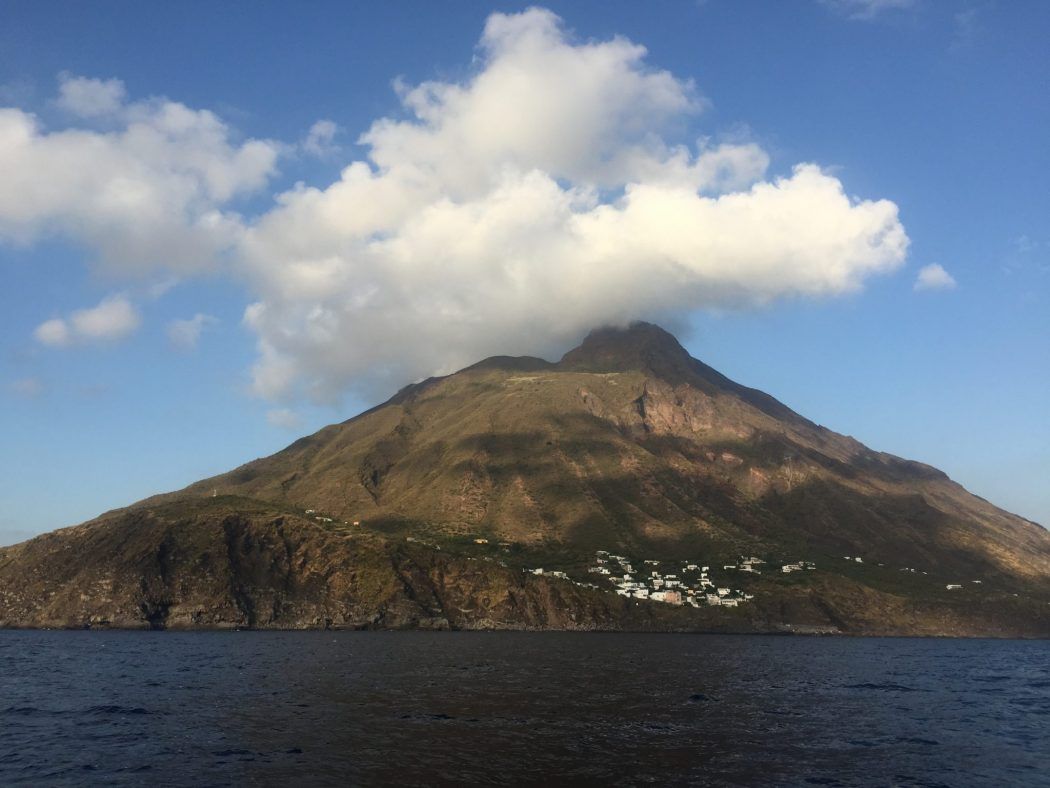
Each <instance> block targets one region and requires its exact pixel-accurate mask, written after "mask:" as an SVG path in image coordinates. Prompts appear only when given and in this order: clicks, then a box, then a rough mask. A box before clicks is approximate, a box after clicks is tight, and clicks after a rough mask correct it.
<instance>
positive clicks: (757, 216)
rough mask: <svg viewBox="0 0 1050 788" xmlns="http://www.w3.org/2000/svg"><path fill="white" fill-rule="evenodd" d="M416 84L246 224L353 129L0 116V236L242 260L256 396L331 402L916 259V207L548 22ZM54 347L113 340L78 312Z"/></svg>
mask: <svg viewBox="0 0 1050 788" xmlns="http://www.w3.org/2000/svg"><path fill="white" fill-rule="evenodd" d="M877 1H878V0H871V2H877ZM886 1H887V0H882V2H884V3H885V2H886ZM395 89H396V91H397V95H398V97H399V99H400V102H401V110H400V112H399V113H398V114H397V115H396V116H393V117H383V118H379V119H377V120H376V121H375V122H374V123H372V124H371V125H370V127H369V128H368V129H366V130H365V131H364V133H363V134H362V135H361V136H360V137H359V139H358V143H359V144H360V145H361V146H363V148H364V150H365V154H366V155H365V156H364V157H363V158H361V159H360V160H356V161H349V162H347V163H346V166H345V167H344V169H343V170H342V172H341V174H340V177H339V178H338V179H337V180H335V182H333V183H330V184H328V185H327V186H324V187H315V186H310V185H306V184H298V185H297V186H295V187H294V188H292V189H291V190H289V191H286V192H284V193H281V194H278V195H276V197H275V201H276V204H275V206H274V207H273V208H272V209H271V210H269V211H266V212H265V213H263V214H261V215H259V216H255V217H252V218H248V219H246V218H243V217H240V216H238V215H237V214H236V213H235V212H234V211H233V210H232V208H231V205H234V204H235V202H234V201H235V200H236V199H237V198H238V197H239V196H241V195H244V194H247V193H251V192H253V191H256V190H259V189H261V188H263V187H264V186H265V185H266V183H267V182H268V180H269V178H270V176H271V175H272V174H273V173H274V170H275V166H276V161H277V158H278V155H279V154H280V153H281V152H282V151H285V150H294V149H296V148H297V147H298V149H300V150H303V151H304V152H313V153H319V152H324V153H326V155H327V154H329V153H331V154H332V155H334V153H333V151H332V146H333V144H334V139H335V135H336V132H337V129H336V128H335V126H334V124H333V123H331V121H319V122H318V123H317V124H315V125H314V126H313V128H312V129H311V131H310V133H309V134H308V135H307V137H306V138H305V140H304V141H301V142H300V143H299V146H283V145H280V144H278V143H276V142H272V141H267V140H246V141H238V140H237V139H236V136H235V135H234V133H233V131H232V130H231V129H230V128H229V127H228V126H227V125H226V124H225V123H224V122H223V121H222V120H221V119H219V118H218V117H217V116H215V115H214V114H212V113H210V112H208V111H206V110H197V109H191V108H189V107H186V106H184V105H182V104H179V103H177V102H173V101H169V100H166V99H150V100H146V101H130V100H129V99H128V98H127V96H126V95H125V91H124V86H123V85H122V84H121V83H119V81H116V80H93V79H85V78H79V77H64V78H63V80H62V83H61V86H60V99H59V101H60V103H61V104H62V105H63V106H64V107H65V108H66V109H67V110H68V111H69V112H71V113H73V114H75V115H77V116H79V117H81V118H86V119H92V120H93V122H95V123H96V124H97V125H99V126H102V127H105V128H106V129H107V130H106V131H98V130H90V129H82V128H68V129H59V130H51V131H49V130H45V129H43V128H42V127H41V125H40V123H39V122H38V120H37V119H36V118H35V117H34V116H32V115H31V114H28V113H26V112H24V111H22V110H19V109H0V171H2V172H3V173H4V178H3V179H0V241H3V240H7V241H8V242H16V243H17V242H24V243H28V242H31V241H33V240H34V239H36V238H38V237H40V236H42V235H44V234H55V233H57V234H60V235H64V236H66V237H70V238H73V239H74V240H78V241H80V242H81V243H83V244H86V245H87V246H88V247H89V248H90V249H93V250H95V251H96V252H97V254H98V256H99V257H100V258H101V259H102V260H103V261H105V262H106V263H107V264H108V265H109V266H110V268H111V269H116V270H118V271H119V270H124V271H126V272H127V273H128V274H136V275H141V274H142V273H143V272H146V273H148V274H149V275H150V276H154V277H155V276H174V277H177V278H179V279H180V280H184V279H186V278H187V277H189V276H191V275H193V274H194V273H195V272H199V271H200V270H201V269H202V268H205V267H208V266H214V264H215V263H216V261H217V260H223V261H226V260H228V261H231V262H232V263H233V266H232V267H231V269H230V270H231V271H232V272H234V273H235V274H236V275H237V276H238V277H239V278H240V280H241V281H242V282H243V283H244V284H245V286H246V287H247V288H248V289H249V291H250V293H251V299H252V303H251V305H250V306H249V307H248V308H247V309H246V311H245V314H244V319H243V322H244V324H245V326H246V327H248V329H249V330H251V331H252V332H254V333H255V335H256V337H257V345H258V359H257V361H256V363H255V365H254V367H253V370H252V375H253V386H254V390H255V391H256V393H258V394H259V395H261V396H264V397H266V398H269V399H272V400H283V399H287V400H295V399H296V398H299V397H309V398H312V399H315V400H318V401H326V400H327V401H334V400H338V398H339V397H340V395H341V394H343V393H344V392H346V391H347V390H354V389H356V390H357V393H365V394H367V395H368V396H374V395H376V394H378V393H380V392H383V391H388V390H390V389H393V388H396V387H398V386H400V385H402V384H404V383H405V382H406V381H409V380H412V379H418V378H420V377H424V376H426V375H430V374H439V373H444V372H449V371H452V370H454V369H456V368H458V367H460V366H463V365H466V364H469V363H471V362H473V361H476V360H478V359H479V358H482V357H484V356H486V355H491V354H494V353H515V354H525V353H529V354H540V355H547V356H552V355H556V354H557V353H559V352H560V351H562V350H564V349H565V348H566V347H567V346H568V345H569V344H570V343H572V342H574V341H576V340H578V339H579V338H580V336H581V335H582V334H583V333H584V332H586V331H587V330H588V329H589V328H591V327H593V326H596V325H600V324H608V323H624V322H628V321H630V320H633V319H638V318H649V319H658V320H661V319H674V318H677V317H681V316H682V315H684V314H686V313H687V312H689V311H690V310H694V309H699V308H705V307H718V308H751V307H754V306H761V305H763V304H766V303H769V302H771V301H773V300H775V299H778V298H791V297H824V296H834V295H837V294H841V293H847V292H853V291H856V290H857V289H859V288H861V287H862V286H863V284H864V282H865V281H866V280H867V279H868V277H870V276H873V275H877V274H880V273H884V272H888V271H892V270H894V269H895V268H897V267H898V266H900V265H901V263H902V262H903V260H904V258H905V255H906V251H907V245H908V238H907V235H906V233H905V231H904V228H903V227H902V225H901V223H900V221H899V219H898V216H897V207H896V205H894V204H893V203H892V202H890V201H888V200H882V199H861V198H858V197H855V196H852V195H850V194H849V193H848V192H847V191H846V190H845V188H844V187H843V184H842V183H841V182H840V181H839V179H838V178H837V177H835V175H833V174H832V173H830V172H828V171H827V170H825V169H823V168H822V167H820V166H819V165H818V164H814V163H807V162H801V163H798V164H797V165H796V166H794V167H791V168H787V169H781V170H780V171H779V172H777V173H772V174H771V173H770V172H769V169H770V157H769V155H768V153H767V152H766V151H765V150H764V149H763V148H762V147H761V146H760V145H758V144H756V143H755V142H753V141H749V139H747V138H744V139H740V138H734V139H731V140H726V139H722V140H719V139H718V138H712V137H710V136H702V137H700V138H698V139H697V138H693V137H690V136H689V133H693V134H695V132H691V131H689V133H687V130H691V129H693V128H695V127H696V126H697V125H698V124H702V122H703V118H704V111H705V109H706V107H707V105H708V102H707V101H706V99H705V98H704V97H703V96H702V95H701V94H700V92H699V90H698V89H697V87H696V86H695V85H694V84H693V83H692V81H691V80H689V79H683V78H681V77H678V76H676V75H674V74H672V73H670V72H669V71H666V70H663V69H660V68H657V67H654V66H653V65H651V64H650V63H649V62H648V59H647V53H646V50H645V48H644V47H643V46H640V45H639V44H637V43H634V42H632V41H629V40H627V39H625V38H622V37H613V38H611V39H608V40H579V39H577V38H576V37H574V36H573V35H572V34H571V33H570V32H569V31H567V30H566V29H565V28H564V26H563V24H562V22H561V20H560V19H559V18H558V17H557V16H555V15H554V14H552V13H551V12H549V11H546V10H543V9H538V8H532V9H529V10H527V11H525V12H523V13H517V14H501V13H496V14H493V15H491V16H490V17H489V19H488V20H487V22H486V24H485V27H484V30H483V33H482V36H481V40H480V43H479V46H478V49H477V58H476V59H475V61H474V65H473V66H472V68H471V71H470V72H469V74H468V75H467V76H466V77H464V78H463V79H461V80H458V81H437V80H433V81H426V82H423V83H421V84H418V85H410V84H406V83H404V82H401V81H398V82H396V83H395ZM158 267H159V268H162V269H165V270H161V271H157V270H155V269H157V268H158ZM125 303H126V302H125ZM100 306H101V305H100ZM127 306H128V308H129V309H131V307H130V304H127ZM131 312H132V314H134V312H133V310H131ZM197 317H202V318H203V317H204V316H195V317H194V318H191V319H190V320H189V321H180V323H179V327H178V328H172V327H169V335H170V331H172V330H174V331H175V333H176V335H178V336H179V337H180V339H173V341H174V342H176V344H178V343H179V342H180V341H181V342H182V344H183V346H186V347H188V346H192V345H193V344H194V343H195V342H196V340H197V339H198V338H199V336H200V330H202V329H203V328H204V327H205V325H206V320H201V321H197ZM135 320H136V324H137V315H135ZM194 321H197V322H194ZM36 333H37V339H38V340H39V341H41V342H42V343H44V344H51V345H67V344H72V343H75V342H79V341H86V340H87V339H88V335H87V334H85V333H84V331H83V329H82V327H81V326H79V325H78V321H77V320H76V316H75V315H74V316H71V317H69V318H57V319H55V320H52V321H48V322H47V323H45V324H43V325H41V326H40V327H39V328H38V329H37V332H36ZM275 418H279V417H275Z"/></svg>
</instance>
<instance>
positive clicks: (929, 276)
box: [914, 263, 956, 290]
mask: <svg viewBox="0 0 1050 788" xmlns="http://www.w3.org/2000/svg"><path fill="white" fill-rule="evenodd" d="M955 285H956V282H955V279H954V277H952V275H951V274H949V273H948V272H947V271H945V270H944V267H943V266H941V265H940V264H938V263H930V264H929V265H924V266H923V267H922V268H920V269H919V275H918V276H916V277H915V285H914V287H915V289H916V290H951V289H952V288H954V287H955Z"/></svg>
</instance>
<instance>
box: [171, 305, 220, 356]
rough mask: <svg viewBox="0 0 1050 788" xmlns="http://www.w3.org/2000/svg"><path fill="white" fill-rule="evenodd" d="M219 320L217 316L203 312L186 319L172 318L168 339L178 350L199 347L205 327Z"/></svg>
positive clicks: (186, 350)
mask: <svg viewBox="0 0 1050 788" xmlns="http://www.w3.org/2000/svg"><path fill="white" fill-rule="evenodd" d="M217 322H219V321H218V319H217V318H215V317H212V316H211V315H205V314H203V313H201V312H198V313H197V314H195V315H194V316H193V317H191V318H188V319H186V320H172V321H171V322H170V323H168V329H167V334H168V341H169V342H170V343H171V346H172V347H174V348H175V349H176V350H182V351H185V352H188V351H190V350H193V349H194V348H196V347H197V343H198V342H199V341H200V338H201V334H202V333H203V332H204V329H205V328H207V327H208V326H211V325H214V324H215V323H217Z"/></svg>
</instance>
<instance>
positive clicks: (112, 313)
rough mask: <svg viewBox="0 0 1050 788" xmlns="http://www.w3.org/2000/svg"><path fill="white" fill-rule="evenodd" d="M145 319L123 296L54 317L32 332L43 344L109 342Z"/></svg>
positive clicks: (135, 327)
mask: <svg viewBox="0 0 1050 788" xmlns="http://www.w3.org/2000/svg"><path fill="white" fill-rule="evenodd" d="M141 322H142V320H141V318H140V317H139V313H138V311H137V310H136V309H135V307H134V306H133V305H132V304H131V302H130V301H128V300H127V298H125V297H124V296H122V295H113V296H109V297H108V298H104V299H103V300H102V301H101V302H100V303H99V304H98V305H97V306H94V307H91V308H89V309H79V310H77V311H75V312H73V313H72V314H71V315H69V317H68V318H54V319H52V320H48V321H46V322H44V323H41V324H40V325H39V326H37V328H36V330H35V331H34V332H33V335H34V336H35V337H36V339H37V341H38V342H40V343H41V344H42V345H48V346H50V347H65V346H67V345H72V344H80V343H96V342H109V341H115V340H118V339H123V338H124V337H127V336H129V335H130V334H132V333H134V332H135V330H136V329H137V328H138V327H139V324H140V323H141Z"/></svg>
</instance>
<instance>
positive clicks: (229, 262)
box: [0, 0, 1050, 544]
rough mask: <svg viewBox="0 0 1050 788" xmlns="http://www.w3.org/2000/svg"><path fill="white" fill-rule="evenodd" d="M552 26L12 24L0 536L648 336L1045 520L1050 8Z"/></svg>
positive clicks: (6, 65)
mask: <svg viewBox="0 0 1050 788" xmlns="http://www.w3.org/2000/svg"><path fill="white" fill-rule="evenodd" d="M546 8H547V9H549V10H540V9H534V10H531V11H526V7H525V6H522V5H512V4H505V3H485V4H481V3H467V2H462V3H457V4H455V5H453V6H449V7H444V6H442V7H438V6H437V5H433V6H431V5H429V4H405V5H396V4H381V5H379V4H377V5H376V7H372V8H351V7H349V6H346V5H345V4H334V3H333V4H325V3H311V4H303V5H301V6H296V7H291V6H286V5H282V4H277V3H251V4H248V3H241V4H238V3H227V4H223V5H222V6H220V7H218V8H216V7H212V5H210V4H204V3H184V4H180V5H179V6H177V7H174V6H171V7H167V6H161V5H150V6H142V5H141V4H132V3H110V4H106V5H105V6H103V7H101V8H94V9H90V10H89V9H87V8H86V7H84V8H81V7H78V6H68V5H61V6H58V5H51V4H48V3H41V2H34V3H28V2H26V3H20V2H14V3H8V4H7V5H5V10H4V11H3V16H4V19H3V24H0V170H2V171H3V172H4V175H5V177H4V178H3V183H0V434H2V435H3V436H4V444H5V448H6V451H5V452H4V453H3V459H2V460H0V462H2V463H3V466H2V468H0V470H2V473H0V544H7V543H12V542H15V541H19V540H21V539H24V538H27V537H29V536H31V535H33V534H35V533H39V532H42V531H45V530H49V529H52V528H55V527H60V526H64V525H69V524H73V523H76V522H79V521H82V520H85V519H87V518H89V517H92V516H95V515H97V514H99V513H100V512H102V511H105V510H107V509H110V508H114V507H117V506H122V505H125V504H127V503H130V502H132V501H134V500H137V499H140V498H142V497H145V496H147V495H150V494H153V493H156V492H162V491H166V490H171V489H175V488H178V487H181V486H183V485H185V484H187V483H189V482H192V481H195V480H197V479H199V478H202V477H204V476H207V475H210V474H214V473H218V472H221V471H224V470H228V469H229V468H231V467H234V466H236V465H239V464H240V463H242V462H245V461H247V460H250V459H252V458H254V457H258V456H262V455H266V454H269V453H271V452H273V451H275V450H278V449H280V448H282V447H283V446H284V445H286V444H287V443H289V442H291V441H292V440H293V439H295V438H296V437H298V436H299V435H301V434H305V433H308V432H311V431H313V430H315V429H317V428H319V427H320V426H323V425H324V424H327V423H330V422H333V421H338V420H343V419H345V418H348V417H350V416H352V415H353V414H355V413H357V412H358V411H360V410H361V409H363V408H365V407H368V406H370V405H373V404H376V403H377V402H379V401H382V400H383V399H385V398H386V397H387V396H389V395H390V394H392V393H393V392H394V391H395V390H396V389H397V388H399V387H400V386H401V385H403V384H405V383H407V382H410V381H411V380H413V379H415V378H418V377H420V376H423V375H426V374H432V373H440V372H448V371H451V370H453V369H455V368H457V367H459V366H463V365H466V364H468V363H470V362H472V361H474V360H477V359H478V358H480V357H482V356H484V355H490V354H494V353H532V354H538V355H544V356H547V357H549V358H554V357H556V356H557V355H559V354H560V353H561V352H563V351H564V350H566V349H568V348H569V347H571V346H572V345H573V344H575V343H576V342H577V341H578V340H579V339H580V338H581V337H582V335H583V333H585V331H586V329H587V328H588V327H590V326H593V325H596V324H598V323H601V322H609V321H613V322H615V321H622V320H628V319H632V318H645V319H653V320H657V321H659V322H663V323H664V324H665V325H667V326H668V327H669V328H672V329H673V330H675V331H677V332H678V333H679V336H680V338H681V339H682V341H683V343H684V344H685V345H686V347H687V348H688V349H689V350H690V352H691V353H692V354H693V355H694V356H696V357H698V358H700V359H702V360H703V361H705V362H706V363H708V364H710V365H712V366H714V367H715V368H716V369H719V370H720V371H722V372H723V373H725V374H727V375H729V376H730V377H731V378H734V379H735V380H738V381H740V382H741V383H744V384H746V385H749V386H754V387H756V388H760V389H762V390H764V391H767V392H769V393H771V394H772V395H774V396H776V397H777V398H779V399H781V400H782V401H784V402H785V403H786V404H788V405H789V406H791V407H792V408H794V409H795V410H797V411H799V412H800V413H802V414H803V415H805V416H807V417H808V418H811V419H813V420H814V421H817V422H819V423H821V424H824V425H825V426H828V427H829V428H831V429H834V430H836V431H839V432H843V433H846V434H850V435H853V436H854V437H856V438H858V439H859V440H861V441H863V442H864V443H866V444H868V445H869V446H871V447H873V448H875V449H879V450H883V451H889V452H892V453H894V454H898V455H901V456H905V457H909V458H912V459H917V460H921V461H923V462H927V463H930V464H932V465H935V466H937V467H939V468H941V469H942V470H944V471H946V472H947V473H948V474H949V475H950V476H951V477H952V478H954V479H956V480H957V481H959V482H961V483H962V484H964V485H965V486H966V487H967V488H968V489H970V490H971V491H972V492H974V493H976V494H978V495H981V496H982V497H985V498H988V499H989V500H991V501H992V502H994V503H996V504H997V505H1000V506H1002V507H1004V508H1006V509H1009V510H1011V511H1014V512H1016V513H1018V514H1021V515H1023V516H1026V517H1028V518H1031V519H1033V520H1035V521H1037V522H1041V523H1043V524H1044V525H1045V524H1047V523H1050V484H1048V483H1047V480H1048V479H1050V418H1047V415H1046V403H1047V402H1050V230H1048V229H1047V221H1046V219H1047V216H1048V215H1050V190H1048V189H1047V186H1046V181H1045V177H1044V173H1046V172H1047V171H1048V169H1050V145H1048V143H1047V138H1048V137H1047V134H1046V129H1047V128H1048V127H1050V102H1048V101H1047V99H1046V96H1047V95H1048V94H1050V91H1048V88H1050V54H1048V52H1047V49H1046V46H1045V42H1046V40H1047V35H1048V34H1050V10H1048V8H1047V6H1046V5H1045V4H1042V3H1011V4H1005V3H990V2H989V3H979V2H977V3H968V2H958V3H933V2H930V1H929V0H926V1H925V2H923V0H914V2H907V0H895V1H893V2H890V1H889V0H881V1H880V0H866V1H862V0H856V2H853V1H852V0H842V2H823V3H822V2H815V1H814V2H810V1H809V0H806V1H803V0H799V1H798V2H784V3H773V2H769V3H759V2H753V3H730V2H725V0H708V2H704V3H696V2H688V3H687V2H683V3H656V4H637V3H608V2H602V3H580V2H574V3H571V4H564V5H562V4H559V3H551V4H548V6H547V7H546ZM493 14H496V16H493ZM641 47H644V51H643V50H642V49H641ZM421 86H422V87H421Z"/></svg>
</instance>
